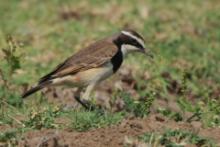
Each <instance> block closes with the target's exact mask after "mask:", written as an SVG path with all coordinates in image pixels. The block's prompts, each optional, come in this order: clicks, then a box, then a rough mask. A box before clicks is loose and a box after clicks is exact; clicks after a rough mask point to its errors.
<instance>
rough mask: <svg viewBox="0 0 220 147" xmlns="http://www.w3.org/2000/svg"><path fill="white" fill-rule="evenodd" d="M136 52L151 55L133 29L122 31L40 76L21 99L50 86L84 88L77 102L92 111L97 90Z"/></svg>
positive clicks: (93, 44)
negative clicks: (90, 106)
mask: <svg viewBox="0 0 220 147" xmlns="http://www.w3.org/2000/svg"><path fill="white" fill-rule="evenodd" d="M133 52H140V53H144V54H145V55H149V56H151V54H150V53H149V49H147V48H146V46H145V40H144V38H143V37H142V36H141V35H140V34H138V33H137V32H136V31H134V30H131V29H125V30H122V31H120V32H118V33H116V34H113V35H111V36H109V37H106V38H104V39H101V40H98V41H96V42H94V43H92V44H90V45H88V46H87V47H85V48H83V49H81V50H79V51H78V52H76V53H75V54H73V55H72V56H70V57H69V58H67V59H66V60H65V61H64V62H62V63H61V64H59V65H58V66H57V67H56V68H55V69H54V70H52V71H51V72H50V73H48V74H47V75H45V76H43V77H41V78H40V79H39V81H38V83H37V85H36V86H34V87H32V88H30V89H29V90H27V91H26V92H24V93H23V94H22V96H21V97H22V98H26V97H28V96H30V95H31V94H33V93H35V92H37V91H39V90H41V89H43V88H46V87H51V86H62V85H65V86H68V87H69V86H70V87H77V88H79V89H80V91H82V90H84V89H85V92H84V93H83V94H82V96H80V97H79V96H76V97H75V99H76V100H77V102H79V103H80V104H81V105H82V106H83V107H85V108H86V109H89V103H88V102H89V99H90V94H91V92H92V91H93V90H94V88H95V87H96V86H97V85H98V84H99V83H100V82H101V81H103V80H105V79H107V78H108V77H110V76H111V75H113V74H114V73H116V72H117V71H118V70H119V68H120V67H121V65H122V63H123V60H124V59H125V57H126V55H127V54H129V53H133Z"/></svg>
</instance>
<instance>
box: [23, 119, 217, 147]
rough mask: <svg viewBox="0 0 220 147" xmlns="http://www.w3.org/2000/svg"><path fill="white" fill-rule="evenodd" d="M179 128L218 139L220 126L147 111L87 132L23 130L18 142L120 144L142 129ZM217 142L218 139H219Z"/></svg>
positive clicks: (78, 146)
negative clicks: (200, 123) (178, 120)
mask: <svg viewBox="0 0 220 147" xmlns="http://www.w3.org/2000/svg"><path fill="white" fill-rule="evenodd" d="M165 128H166V129H183V130H189V131H193V132H196V133H198V134H199V135H201V136H204V137H208V138H213V139H215V140H220V128H213V129H212V128H209V129H203V128H200V125H198V124H197V123H195V122H194V123H191V124H189V123H183V122H180V123H178V122H175V121H172V120H166V119H165V118H163V117H162V116H159V115H150V116H148V117H147V118H145V119H137V118H129V119H126V120H124V121H122V122H121V123H120V124H118V125H115V126H110V127H106V128H99V129H92V130H90V131H87V132H75V131H73V132H71V131H68V130H51V129H49V130H48V129H43V130H37V131H33V132H28V133H27V134H25V137H24V139H23V140H21V141H20V142H19V146H21V147H23V146H29V147H33V146H38V147H40V146H41V147H43V146H46V147H70V146H71V147H88V146H90V147H103V146H108V147H121V146H123V145H125V144H126V138H128V137H135V136H137V135H141V134H143V133H146V132H152V131H159V132H160V131H161V130H164V129H165ZM219 143H220V142H219Z"/></svg>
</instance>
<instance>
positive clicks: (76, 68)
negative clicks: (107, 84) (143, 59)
mask: <svg viewBox="0 0 220 147" xmlns="http://www.w3.org/2000/svg"><path fill="white" fill-rule="evenodd" d="M117 51H118V48H117V46H116V45H114V43H112V42H110V41H109V40H106V41H104V40H102V41H98V42H96V43H94V44H92V45H90V46H88V47H87V48H85V49H83V50H80V51H79V52H77V53H76V54H74V55H73V56H71V57H69V58H68V59H67V60H65V61H64V62H63V63H62V64H60V65H58V66H57V68H56V69H55V70H53V71H52V72H51V73H49V74H47V75H46V76H44V77H42V78H41V79H40V81H39V83H42V82H45V81H47V80H50V79H54V78H57V77H63V76H66V75H69V74H75V73H77V72H81V71H85V70H87V69H91V68H96V67H98V66H100V65H103V64H105V63H106V62H108V61H109V60H110V59H111V58H112V57H113V56H114V55H115V54H116V53H117Z"/></svg>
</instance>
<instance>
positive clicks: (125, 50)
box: [121, 44, 136, 57]
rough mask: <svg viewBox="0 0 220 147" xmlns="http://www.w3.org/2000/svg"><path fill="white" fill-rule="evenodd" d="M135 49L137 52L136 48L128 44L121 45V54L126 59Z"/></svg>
mask: <svg viewBox="0 0 220 147" xmlns="http://www.w3.org/2000/svg"><path fill="white" fill-rule="evenodd" d="M133 49H134V50H135V49H136V48H134V46H132V45H128V44H123V45H121V52H122V54H123V57H125V56H126V55H127V54H128V53H129V52H131V51H132V50H133Z"/></svg>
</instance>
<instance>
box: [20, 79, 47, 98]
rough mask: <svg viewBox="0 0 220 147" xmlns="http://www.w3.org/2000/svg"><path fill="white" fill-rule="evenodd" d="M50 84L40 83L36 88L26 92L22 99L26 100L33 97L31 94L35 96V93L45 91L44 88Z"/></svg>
mask: <svg viewBox="0 0 220 147" xmlns="http://www.w3.org/2000/svg"><path fill="white" fill-rule="evenodd" d="M48 84H49V83H48V82H44V83H39V84H38V85H37V86H35V87H33V88H31V89H29V90H28V91H26V92H24V93H23V94H22V96H21V97H22V98H26V97H28V96H29V95H31V94H33V93H35V92H37V91H39V90H41V89H43V88H44V87H46V86H47V85H48Z"/></svg>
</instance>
